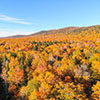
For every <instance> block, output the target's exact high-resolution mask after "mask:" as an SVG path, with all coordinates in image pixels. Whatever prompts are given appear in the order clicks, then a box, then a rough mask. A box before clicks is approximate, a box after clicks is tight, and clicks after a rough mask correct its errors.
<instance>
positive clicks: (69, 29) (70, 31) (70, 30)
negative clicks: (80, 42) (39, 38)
mask: <svg viewBox="0 0 100 100" xmlns="http://www.w3.org/2000/svg"><path fill="white" fill-rule="evenodd" d="M87 30H88V32H89V31H95V32H96V33H100V25H95V26H89V27H66V28H61V29H54V30H44V31H40V32H36V33H33V34H30V35H14V36H9V37H6V38H19V37H27V36H34V35H40V34H57V33H64V34H79V33H82V32H87Z"/></svg>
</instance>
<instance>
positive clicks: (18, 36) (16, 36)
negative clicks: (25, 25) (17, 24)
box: [6, 35, 28, 38]
mask: <svg viewBox="0 0 100 100" xmlns="http://www.w3.org/2000/svg"><path fill="white" fill-rule="evenodd" d="M25 36H28V35H13V36H8V37H6V38H20V37H25Z"/></svg>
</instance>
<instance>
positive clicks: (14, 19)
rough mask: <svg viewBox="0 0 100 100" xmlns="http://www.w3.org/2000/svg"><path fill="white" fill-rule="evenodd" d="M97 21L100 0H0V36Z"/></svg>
mask: <svg viewBox="0 0 100 100" xmlns="http://www.w3.org/2000/svg"><path fill="white" fill-rule="evenodd" d="M99 24H100V0H0V37H4V36H10V35H16V34H30V33H34V32H38V31H41V30H49V29H58V28H63V27H68V26H90V25H99Z"/></svg>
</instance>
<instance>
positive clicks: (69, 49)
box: [0, 25, 100, 100]
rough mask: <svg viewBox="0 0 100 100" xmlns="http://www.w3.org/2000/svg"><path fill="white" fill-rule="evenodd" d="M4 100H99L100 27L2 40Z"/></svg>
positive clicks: (0, 61) (0, 78) (0, 94)
mask: <svg viewBox="0 0 100 100" xmlns="http://www.w3.org/2000/svg"><path fill="white" fill-rule="evenodd" d="M0 88H1V89H0V90H1V91H0V98H1V99H2V98H3V99H2V100H100V26H99V25H97V26H90V27H68V28H63V29H58V30H51V31H44V32H40V33H38V34H34V35H29V36H22V37H9V38H1V39H0Z"/></svg>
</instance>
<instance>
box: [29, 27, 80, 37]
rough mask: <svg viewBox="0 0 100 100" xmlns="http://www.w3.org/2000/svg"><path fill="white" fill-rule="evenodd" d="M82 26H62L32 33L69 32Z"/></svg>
mask: <svg viewBox="0 0 100 100" xmlns="http://www.w3.org/2000/svg"><path fill="white" fill-rule="evenodd" d="M79 28H80V27H66V28H61V29H55V30H47V31H40V32H37V33H33V34H31V35H30V36H32V35H36V34H56V33H67V32H68V31H72V30H75V29H79Z"/></svg>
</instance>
